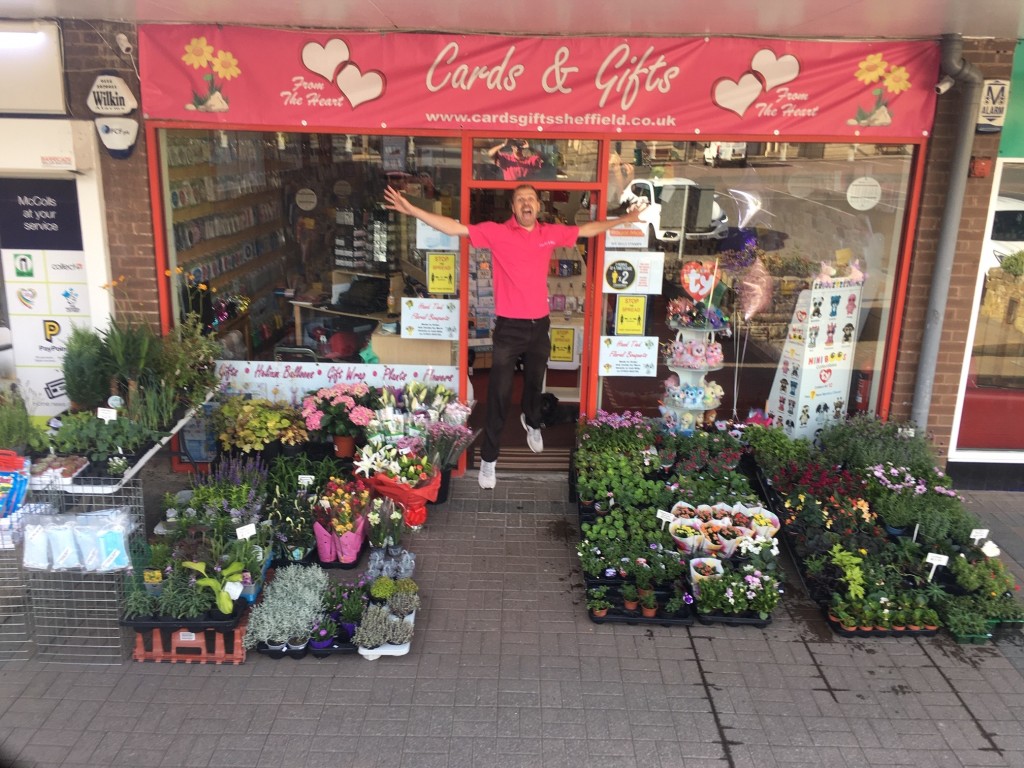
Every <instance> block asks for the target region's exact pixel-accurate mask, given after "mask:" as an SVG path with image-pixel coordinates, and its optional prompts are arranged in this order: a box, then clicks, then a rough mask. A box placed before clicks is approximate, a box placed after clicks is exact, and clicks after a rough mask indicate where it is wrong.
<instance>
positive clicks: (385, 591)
mask: <svg viewBox="0 0 1024 768" xmlns="http://www.w3.org/2000/svg"><path fill="white" fill-rule="evenodd" d="M395 589H396V587H395V580H394V579H392V578H391V577H390V576H378V577H377V578H376V579H374V580H373V582H372V583H371V584H370V597H372V598H374V599H375V600H387V599H388V598H389V597H391V596H392V595H393V594H395Z"/></svg>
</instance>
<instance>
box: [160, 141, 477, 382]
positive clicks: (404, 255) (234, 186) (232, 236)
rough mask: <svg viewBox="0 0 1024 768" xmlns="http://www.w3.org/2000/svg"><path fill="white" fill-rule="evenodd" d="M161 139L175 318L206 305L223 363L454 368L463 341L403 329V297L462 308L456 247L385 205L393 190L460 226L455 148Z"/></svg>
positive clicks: (400, 143)
mask: <svg viewBox="0 0 1024 768" xmlns="http://www.w3.org/2000/svg"><path fill="white" fill-rule="evenodd" d="M160 138H161V157H162V160H163V180H162V183H163V188H164V190H165V196H164V207H165V218H166V221H167V222H168V227H167V231H168V238H167V244H166V245H167V253H168V261H169V264H170V266H171V268H172V274H173V277H172V279H173V280H174V288H175V289H176V290H172V292H171V294H172V297H173V301H174V309H175V314H176V315H178V316H180V314H181V313H182V312H184V311H187V310H190V309H196V303H195V302H196V300H197V299H199V300H200V303H201V311H202V313H203V317H204V320H205V322H206V323H207V325H208V326H209V327H210V328H211V330H212V332H214V333H216V334H217V335H218V337H220V338H221V339H222V341H223V342H224V347H225V357H233V358H243V357H244V358H249V359H270V358H272V357H275V356H277V357H281V356H286V355H293V354H296V353H295V350H296V349H298V350H300V351H301V350H303V349H305V350H308V351H309V353H310V354H312V355H314V356H315V357H316V358H317V359H326V360H331V361H346V362H362V361H364V360H367V359H371V360H372V359H375V358H376V359H379V360H381V361H382V362H385V363H405V364H436V365H451V364H452V361H453V360H455V359H456V350H457V348H458V347H457V344H458V340H457V338H438V337H436V336H435V337H424V336H423V335H422V333H421V332H420V330H422V329H420V330H418V329H417V328H416V327H414V326H413V325H410V324H405V323H401V322H399V321H400V318H401V312H402V307H403V304H404V303H405V302H402V298H403V296H409V297H415V298H417V299H432V298H437V299H445V300H448V299H452V298H458V279H457V275H458V245H457V242H448V241H446V240H444V239H443V238H440V237H436V236H435V235H436V234H437V233H433V230H430V231H429V232H426V233H425V232H424V231H423V230H422V229H421V228H417V226H416V221H415V220H414V219H412V218H411V217H404V216H399V215H397V214H394V213H393V212H390V211H387V210H386V209H385V208H384V207H383V204H382V203H383V199H384V198H383V192H384V188H385V186H387V185H391V186H394V187H396V188H399V189H401V190H402V191H404V192H405V194H406V196H407V197H409V198H410V199H412V200H413V201H414V202H415V203H416V204H417V205H419V206H421V207H423V208H426V209H429V210H433V211H436V212H438V213H443V214H446V215H456V216H457V215H458V207H459V203H458V196H459V189H460V187H459V185H460V178H461V147H460V142H459V139H457V138H454V137H452V138H443V137H420V136H369V135H355V134H315V133H287V132H255V131H227V130H215V131H206V130H164V131H161V137H160ZM199 286H202V290H199V288H198V287H199ZM214 291H215V293H214ZM456 326H457V323H456ZM436 332H437V329H430V330H427V331H423V333H427V334H428V336H429V333H436ZM457 333H458V331H457V330H456V333H455V336H456V337H457Z"/></svg>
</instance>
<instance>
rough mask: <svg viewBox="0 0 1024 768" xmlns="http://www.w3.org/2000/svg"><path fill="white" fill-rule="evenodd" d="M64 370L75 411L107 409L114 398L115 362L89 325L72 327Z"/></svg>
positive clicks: (101, 338) (66, 386) (66, 388)
mask: <svg viewBox="0 0 1024 768" xmlns="http://www.w3.org/2000/svg"><path fill="white" fill-rule="evenodd" d="M61 369H62V371H63V373H64V389H65V391H66V392H67V395H68V399H69V400H70V401H71V410H72V411H73V412H74V411H92V410H95V409H96V408H98V407H100V406H106V404H107V399H108V398H109V397H110V395H111V391H110V377H111V375H112V373H113V361H112V360H111V359H110V353H109V352H108V350H107V347H106V344H104V342H103V337H102V336H100V334H99V333H97V332H96V331H94V330H92V329H91V328H87V327H86V326H82V325H72V326H71V333H70V335H69V336H68V340H67V344H66V345H65V350H64V359H63V361H62V362H61Z"/></svg>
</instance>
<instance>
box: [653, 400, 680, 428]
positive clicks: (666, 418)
mask: <svg viewBox="0 0 1024 768" xmlns="http://www.w3.org/2000/svg"><path fill="white" fill-rule="evenodd" d="M658 410H659V411H661V420H662V422H663V423H664V424H665V431H666V432H668V433H669V434H670V435H675V434H678V431H679V420H678V418H677V417H676V412H675V411H674V410H672V409H671V408H668V407H667V406H664V405H659V406H658Z"/></svg>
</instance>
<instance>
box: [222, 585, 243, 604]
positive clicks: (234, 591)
mask: <svg viewBox="0 0 1024 768" xmlns="http://www.w3.org/2000/svg"><path fill="white" fill-rule="evenodd" d="M242 589H243V587H242V582H240V581H229V582H228V583H227V584H225V585H224V591H225V592H227V593H228V596H229V597H230V598H231V599H232V600H237V599H238V598H240V597H241V596H242Z"/></svg>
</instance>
